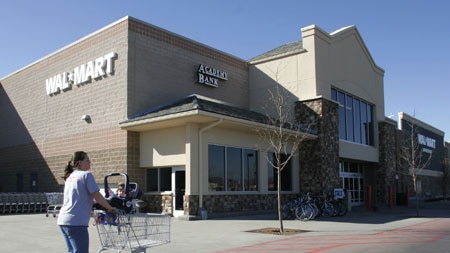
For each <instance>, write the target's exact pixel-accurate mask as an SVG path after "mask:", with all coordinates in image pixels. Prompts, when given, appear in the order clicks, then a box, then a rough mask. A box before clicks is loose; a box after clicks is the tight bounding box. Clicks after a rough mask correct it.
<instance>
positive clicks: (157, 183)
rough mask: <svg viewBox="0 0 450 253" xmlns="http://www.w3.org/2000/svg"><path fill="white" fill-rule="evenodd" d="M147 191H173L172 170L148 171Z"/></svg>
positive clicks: (156, 169)
mask: <svg viewBox="0 0 450 253" xmlns="http://www.w3.org/2000/svg"><path fill="white" fill-rule="evenodd" d="M146 185H147V186H146V191H147V192H163V191H171V190H172V168H171V167H167V168H151V169H147V170H146Z"/></svg>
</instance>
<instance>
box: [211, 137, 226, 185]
mask: <svg viewBox="0 0 450 253" xmlns="http://www.w3.org/2000/svg"><path fill="white" fill-rule="evenodd" d="M208 164H209V168H208V174H209V188H208V189H209V190H210V191H225V147H222V146H217V145H209V148H208Z"/></svg>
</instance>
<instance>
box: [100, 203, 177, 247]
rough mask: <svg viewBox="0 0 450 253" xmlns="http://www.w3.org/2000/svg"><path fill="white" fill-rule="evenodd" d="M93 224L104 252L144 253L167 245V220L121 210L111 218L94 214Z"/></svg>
mask: <svg viewBox="0 0 450 253" xmlns="http://www.w3.org/2000/svg"><path fill="white" fill-rule="evenodd" d="M94 221H95V222H94V224H95V226H96V227H97V231H98V235H99V237H100V242H101V245H102V248H101V249H99V250H98V251H97V252H101V251H104V250H117V252H121V251H128V252H146V249H147V248H150V247H155V246H159V245H163V244H167V243H170V216H168V215H164V214H152V213H135V214H127V213H125V212H124V211H123V210H117V213H114V214H110V213H106V212H104V211H100V210H96V211H94Z"/></svg>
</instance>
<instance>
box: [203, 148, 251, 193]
mask: <svg viewBox="0 0 450 253" xmlns="http://www.w3.org/2000/svg"><path fill="white" fill-rule="evenodd" d="M257 160H258V159H257V151H256V150H252V149H243V148H237V147H226V146H220V145H209V146H208V175H209V177H208V185H209V187H208V189H209V191H227V192H233V191H257V190H258V180H257V178H258V177H257V176H258V173H257V172H258V164H257Z"/></svg>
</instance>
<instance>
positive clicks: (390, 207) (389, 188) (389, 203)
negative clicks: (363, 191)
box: [388, 185, 392, 209]
mask: <svg viewBox="0 0 450 253" xmlns="http://www.w3.org/2000/svg"><path fill="white" fill-rule="evenodd" d="M388 205H389V209H392V185H389V186H388Z"/></svg>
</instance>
